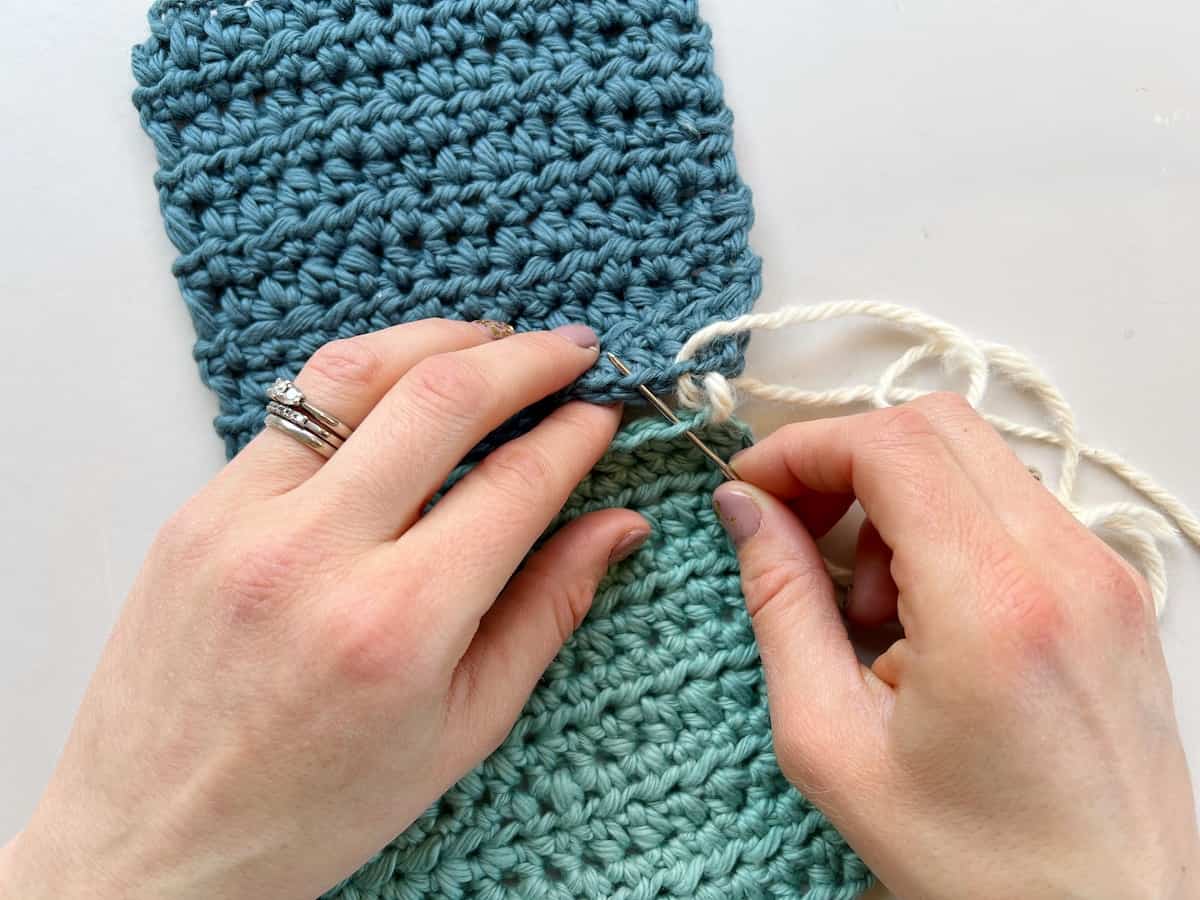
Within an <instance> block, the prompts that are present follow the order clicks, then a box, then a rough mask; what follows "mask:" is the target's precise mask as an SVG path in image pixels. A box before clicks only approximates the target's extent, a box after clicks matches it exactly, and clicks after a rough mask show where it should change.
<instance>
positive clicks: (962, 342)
mask: <svg viewBox="0 0 1200 900" xmlns="http://www.w3.org/2000/svg"><path fill="white" fill-rule="evenodd" d="M849 316H860V317H865V318H869V319H875V320H878V321H883V322H887V323H889V324H891V325H894V326H898V327H899V328H901V329H903V330H905V331H907V332H910V333H911V334H913V335H914V336H915V338H916V339H917V340H918V341H919V342H918V343H917V344H915V345H914V346H913V347H911V348H909V349H908V350H906V351H905V352H904V353H903V354H901V356H900V357H898V358H897V359H896V360H895V361H893V362H892V363H891V364H889V365H888V366H887V367H886V368H885V369H884V370H883V372H882V373H881V374H880V376H879V379H878V380H877V381H876V382H875V383H874V384H861V385H853V386H850V387H842V388H834V389H832V390H805V389H802V388H796V387H789V386H787V385H778V384H770V383H767V382H763V381H760V380H758V379H757V378H753V377H751V376H748V375H743V376H740V377H736V378H732V379H729V378H726V377H725V376H724V375H722V374H721V373H719V372H709V373H706V374H704V375H702V376H700V379H699V382H697V379H696V377H695V376H693V375H692V374H690V373H684V374H683V375H681V376H680V378H679V380H678V382H677V384H676V391H677V395H678V398H679V402H680V403H681V404H682V405H683V406H685V407H687V408H690V409H706V410H708V411H709V414H710V415H711V418H712V420H713V421H714V422H721V421H724V420H726V419H728V418H729V417H730V416H731V415H732V414H733V412H734V411H735V410H736V409H737V407H738V406H739V404H740V403H741V401H742V400H743V399H744V398H747V397H753V398H755V399H758V400H766V401H769V402H772V403H781V404H785V405H790V406H796V407H801V408H805V409H810V410H817V411H821V412H825V411H837V410H842V409H844V408H845V407H852V406H855V405H861V404H869V405H871V406H874V407H877V408H882V407H887V406H895V405H897V404H900V403H905V402H908V401H909V400H915V399H916V398H918V397H921V396H923V395H925V394H928V393H930V391H928V390H921V389H917V388H912V387H905V386H904V385H902V384H901V383H900V381H901V379H902V378H903V377H904V376H905V375H907V374H908V373H909V372H910V371H912V369H913V368H914V367H915V366H917V365H918V364H919V363H922V362H924V361H926V360H933V361H938V362H940V363H942V365H943V368H944V369H946V370H947V371H956V370H957V371H961V372H963V373H964V374H965V376H966V380H967V387H966V390H965V391H964V396H965V397H966V399H967V402H969V403H970V404H971V405H972V406H973V407H976V408H977V409H980V407H981V406H982V404H983V402H984V398H985V395H986V393H987V390H988V386H989V383H990V380H991V378H992V376H993V375H996V376H998V377H1000V378H1002V379H1005V380H1006V381H1008V383H1009V384H1011V385H1012V386H1013V387H1015V388H1017V389H1019V390H1020V391H1022V392H1024V393H1025V394H1026V395H1028V396H1030V397H1032V398H1033V399H1034V401H1035V402H1036V403H1037V404H1038V405H1039V406H1040V407H1041V408H1042V409H1043V411H1044V412H1045V413H1046V414H1047V415H1048V417H1049V420H1050V422H1051V427H1050V428H1043V427H1039V426H1034V425H1028V424H1025V423H1022V422H1014V421H1012V420H1010V419H1007V418H1004V417H1002V416H998V415H994V414H992V413H988V412H986V411H984V410H982V409H980V412H981V414H982V415H983V417H984V418H985V419H986V420H987V421H988V422H990V423H991V425H992V426H993V427H994V428H996V430H997V431H999V432H1001V433H1002V434H1004V435H1007V436H1008V437H1010V438H1014V439H1018V440H1024V441H1032V442H1034V443H1038V444H1042V445H1045V446H1050V447H1055V448H1058V449H1059V450H1060V451H1061V453H1060V459H1059V470H1058V478H1057V480H1056V483H1055V484H1054V486H1053V491H1054V494H1055V496H1056V497H1057V498H1058V499H1059V501H1061V502H1062V504H1063V505H1064V506H1066V508H1067V509H1069V510H1070V511H1071V513H1072V514H1073V515H1074V516H1075V517H1076V518H1077V519H1078V520H1079V521H1080V522H1082V523H1083V524H1084V525H1086V526H1087V527H1088V528H1090V529H1091V530H1092V531H1094V532H1095V533H1096V534H1098V535H1099V536H1100V537H1102V538H1103V539H1104V540H1106V541H1107V542H1108V543H1109V544H1110V545H1112V546H1113V547H1114V548H1115V549H1117V550H1118V551H1120V552H1122V553H1123V554H1124V555H1126V556H1127V557H1128V558H1129V559H1130V560H1131V562H1133V564H1134V565H1135V566H1136V567H1137V568H1138V569H1139V571H1141V573H1142V574H1143V576H1145V578H1146V581H1147V583H1148V584H1149V585H1150V590H1151V593H1152V595H1153V597H1154V607H1155V611H1156V612H1157V613H1158V614H1160V615H1161V613H1162V611H1163V608H1164V606H1165V604H1166V598H1167V575H1166V562H1165V559H1164V556H1163V551H1162V545H1164V544H1169V543H1172V542H1174V541H1176V540H1177V539H1178V538H1179V535H1180V534H1182V535H1183V536H1184V537H1186V538H1187V540H1188V541H1189V542H1190V543H1191V544H1192V545H1193V546H1195V547H1196V548H1197V549H1200V521H1198V520H1197V519H1196V516H1195V515H1194V514H1193V513H1192V512H1191V511H1190V510H1189V509H1188V508H1187V506H1186V505H1185V504H1184V503H1183V502H1182V501H1180V500H1179V499H1178V498H1177V497H1175V495H1174V494H1172V493H1170V492H1169V491H1167V490H1166V489H1165V488H1163V487H1162V486H1160V485H1159V484H1158V483H1157V482H1155V481H1154V480H1153V479H1152V478H1151V477H1150V476H1149V475H1147V474H1145V473H1144V472H1142V471H1140V470H1139V469H1137V468H1135V467H1134V466H1132V465H1130V464H1129V463H1128V462H1126V461H1125V460H1124V459H1123V458H1121V457H1120V456H1119V455H1118V454H1116V453H1113V452H1111V451H1108V450H1103V449H1101V448H1098V447H1092V446H1089V445H1087V444H1084V443H1083V442H1081V441H1080V440H1079V436H1078V434H1077V431H1076V426H1075V414H1074V412H1073V411H1072V409H1071V406H1070V405H1069V404H1068V403H1067V401H1066V399H1065V398H1064V397H1063V395H1062V393H1061V392H1060V391H1059V390H1058V388H1056V387H1055V386H1054V385H1053V384H1052V383H1051V382H1050V380H1049V379H1048V378H1047V377H1046V376H1045V374H1044V373H1043V372H1042V371H1041V370H1040V369H1039V368H1038V367H1037V366H1036V365H1035V364H1034V363H1033V362H1032V361H1031V360H1030V359H1029V358H1028V357H1027V356H1025V355H1024V354H1023V353H1021V352H1019V351H1017V350H1014V349H1013V348H1012V347H1006V346H1004V345H1003V344H994V343H991V342H988V341H980V340H976V339H974V338H971V337H970V336H969V335H967V334H966V333H965V332H963V331H961V330H960V329H958V328H956V327H955V326H953V325H950V324H948V323H946V322H943V321H941V320H940V319H937V318H934V317H933V316H929V315H926V314H925V313H922V312H919V311H917V310H914V309H910V308H908V307H905V306H900V305H897V304H894V303H885V302H880V301H874V300H839V301H830V302H827V303H818V304H813V305H809V306H792V307H787V308H785V309H781V310H778V311H776V312H770V313H750V314H747V315H744V316H740V317H739V318H736V319H733V320H730V321H725V322H715V323H713V324H711V325H708V326H705V327H704V328H701V329H699V330H698V331H696V333H695V334H693V335H692V336H691V337H690V338H689V339H688V340H687V341H686V342H685V343H684V345H683V347H682V348H681V349H680V351H679V353H678V355H677V356H676V362H679V363H681V364H683V363H686V362H688V361H689V360H691V359H693V358H695V357H696V356H697V354H699V353H700V352H702V351H704V350H705V349H706V348H707V347H708V346H709V345H710V344H712V343H713V342H714V341H718V340H719V339H721V338H726V337H729V336H731V335H744V334H747V333H749V332H751V331H755V330H764V331H774V330H777V329H780V328H787V327H790V326H792V325H800V324H810V323H814V322H822V321H828V320H831V319H840V318H845V317H849ZM1084 460H1087V461H1089V462H1091V463H1093V464H1094V465H1096V466H1099V467H1100V468H1102V469H1105V470H1107V471H1108V472H1110V473H1112V474H1113V475H1115V476H1116V477H1117V478H1118V479H1120V480H1121V481H1122V482H1124V483H1125V484H1126V485H1127V486H1128V487H1129V488H1131V489H1132V490H1133V491H1135V492H1136V493H1138V494H1140V495H1141V496H1143V497H1144V498H1146V500H1148V501H1149V502H1150V504H1151V506H1144V505H1139V504H1136V503H1129V502H1123V501H1119V502H1113V503H1105V504H1101V505H1096V506H1086V505H1083V504H1081V503H1080V502H1079V500H1078V499H1077V498H1076V492H1077V491H1076V488H1077V477H1078V474H1079V466H1080V463H1081V461H1084ZM836 568H837V572H836V574H838V575H840V576H843V577H844V576H846V575H847V574H848V572H847V571H846V570H844V569H841V568H840V567H836Z"/></svg>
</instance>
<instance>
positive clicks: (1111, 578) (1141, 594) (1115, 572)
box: [1092, 546, 1154, 629]
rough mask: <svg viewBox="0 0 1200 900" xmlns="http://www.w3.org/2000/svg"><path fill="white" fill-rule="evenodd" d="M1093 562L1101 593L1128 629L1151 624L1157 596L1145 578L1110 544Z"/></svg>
mask: <svg viewBox="0 0 1200 900" xmlns="http://www.w3.org/2000/svg"><path fill="white" fill-rule="evenodd" d="M1097 556H1098V558H1097V559H1096V561H1095V562H1094V563H1093V564H1092V571H1093V572H1094V573H1095V578H1096V584H1097V589H1098V592H1099V593H1100V595H1101V597H1102V598H1103V600H1104V602H1105V604H1106V605H1107V606H1108V608H1109V610H1110V611H1111V613H1112V615H1113V616H1114V618H1115V619H1116V621H1117V622H1118V623H1120V625H1121V626H1122V628H1125V629H1138V628H1141V627H1144V626H1147V625H1149V624H1150V622H1151V620H1152V611H1153V609H1154V597H1153V594H1152V593H1151V591H1150V585H1149V584H1148V583H1147V582H1146V579H1145V577H1144V576H1143V575H1142V574H1141V573H1140V572H1138V571H1137V570H1136V569H1134V568H1133V566H1131V565H1129V563H1127V562H1126V561H1125V560H1124V559H1122V558H1121V557H1119V556H1118V555H1117V553H1116V551H1115V550H1111V549H1109V548H1108V547H1107V546H1105V547H1104V548H1103V552H1102V553H1100V554H1097Z"/></svg>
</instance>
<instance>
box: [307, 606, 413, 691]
mask: <svg viewBox="0 0 1200 900" xmlns="http://www.w3.org/2000/svg"><path fill="white" fill-rule="evenodd" d="M393 612H394V611H393V609H392V607H391V605H390V604H381V605H376V604H374V603H372V598H370V597H366V596H363V595H362V593H357V592H352V593H350V595H348V596H345V597H344V598H343V599H341V600H340V601H335V602H333V603H331V604H330V609H329V611H328V612H327V613H326V614H325V616H324V618H323V621H322V628H321V632H322V638H321V640H322V645H323V646H322V653H323V655H324V656H325V658H326V659H327V660H328V661H329V665H330V666H331V667H332V669H333V670H334V671H335V672H336V673H337V675H338V676H339V677H340V678H341V679H343V680H344V681H347V682H349V683H351V684H356V685H361V686H364V687H366V686H374V685H379V684H383V683H385V682H392V683H403V684H404V685H406V686H408V687H410V688H415V687H418V686H420V685H421V684H423V680H422V679H421V677H420V675H421V673H423V672H426V671H428V667H427V666H426V665H425V660H424V657H423V654H424V653H425V649H424V647H425V645H426V644H427V642H420V641H412V640H411V639H410V637H409V635H410V629H408V628H405V627H402V625H401V623H400V622H399V621H398V620H397V617H396V616H395V615H394V614H393Z"/></svg>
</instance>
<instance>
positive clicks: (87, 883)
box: [0, 828, 126, 900]
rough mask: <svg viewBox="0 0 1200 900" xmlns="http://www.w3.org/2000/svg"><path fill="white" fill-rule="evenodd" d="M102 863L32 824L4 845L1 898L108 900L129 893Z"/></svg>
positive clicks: (0, 867) (0, 858)
mask: <svg viewBox="0 0 1200 900" xmlns="http://www.w3.org/2000/svg"><path fill="white" fill-rule="evenodd" d="M106 871H107V870H106V868H105V867H104V866H103V865H102V864H101V863H98V862H97V863H92V862H89V861H87V860H83V859H79V858H78V856H77V854H72V853H68V852H66V848H65V847H61V846H58V844H57V843H56V842H55V841H54V840H52V839H50V838H49V837H48V836H45V835H42V834H40V833H35V832H34V831H32V830H31V829H30V828H26V829H25V830H24V831H20V832H18V833H17V834H16V835H15V836H14V837H13V838H12V840H10V841H9V842H8V843H7V844H5V845H3V846H0V900H76V898H78V900H84V898H94V900H108V898H114V900H115V898H118V897H124V896H126V895H125V894H124V893H123V892H122V891H120V890H119V889H117V888H116V887H115V886H114V885H113V884H112V883H111V880H110V879H109V878H107V877H106V874H105V873H106Z"/></svg>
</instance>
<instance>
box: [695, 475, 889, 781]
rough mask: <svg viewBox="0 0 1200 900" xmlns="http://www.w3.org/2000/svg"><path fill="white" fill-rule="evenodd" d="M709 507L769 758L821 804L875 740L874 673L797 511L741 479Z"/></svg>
mask: <svg viewBox="0 0 1200 900" xmlns="http://www.w3.org/2000/svg"><path fill="white" fill-rule="evenodd" d="M713 505H714V506H715V508H716V510H717V515H718V517H719V518H720V519H721V523H722V524H723V525H724V526H725V530H726V531H727V532H728V534H729V537H730V540H731V541H732V542H733V544H734V546H735V547H736V548H737V554H738V560H739V562H740V564H741V570H742V590H743V593H744V594H745V596H746V609H747V610H748V611H749V613H750V620H751V622H752V623H753V625H754V636H755V639H756V640H757V641H758V647H759V653H760V655H761V656H762V662H763V671H764V673H765V675H766V681H767V699H768V703H769V705H770V708H771V726H772V730H773V732H774V738H775V755H776V757H777V758H778V759H779V765H780V768H781V769H782V770H783V773H784V774H785V775H786V776H787V778H788V780H789V781H792V782H793V783H794V784H796V785H797V786H798V787H800V789H801V790H802V791H804V792H805V793H808V794H811V795H813V799H814V800H815V801H817V802H818V803H819V804H820V803H822V802H823V800H824V798H823V796H822V795H825V794H827V793H832V794H836V788H835V786H836V785H837V783H838V782H839V781H841V782H843V783H844V782H845V780H846V778H847V777H850V776H852V770H853V768H854V767H855V766H856V762H855V757H856V756H858V755H864V760H865V753H866V751H867V748H868V747H869V746H870V745H871V743H872V741H871V738H873V737H875V734H874V732H873V729H874V728H876V727H877V726H876V725H874V724H873V723H877V722H878V721H880V717H879V716H878V714H874V715H872V714H871V713H870V708H871V706H873V705H875V704H876V702H877V700H876V699H875V698H874V697H872V696H871V692H870V691H869V690H868V688H867V683H866V680H865V677H864V676H869V677H870V678H872V679H874V676H870V673H869V672H867V670H866V669H864V668H863V667H862V666H861V665H860V664H859V662H858V657H857V656H856V655H855V653H854V648H853V647H852V646H851V644H850V639H849V637H848V636H847V634H846V626H845V624H844V623H843V622H842V618H841V615H840V614H839V613H838V608H837V601H836V596H835V593H834V587H833V582H832V580H831V579H830V577H829V574H828V573H827V572H826V570H825V563H824V561H823V559H822V557H821V552H820V551H819V550H818V549H817V545H816V543H815V542H814V541H813V539H812V537H811V535H809V533H808V531H806V530H805V528H804V525H803V524H802V523H801V522H800V520H799V519H798V518H797V517H796V515H795V514H794V513H793V512H792V511H791V510H789V509H788V508H787V507H786V506H784V505H783V504H782V503H780V502H779V501H778V500H776V499H775V498H774V497H772V496H770V495H769V494H767V493H765V492H763V491H760V490H759V489H757V488H755V487H752V486H750V485H748V484H745V483H743V482H737V481H734V482H727V483H725V484H723V485H721V486H720V487H719V488H717V490H716V492H715V493H714V494H713Z"/></svg>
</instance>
